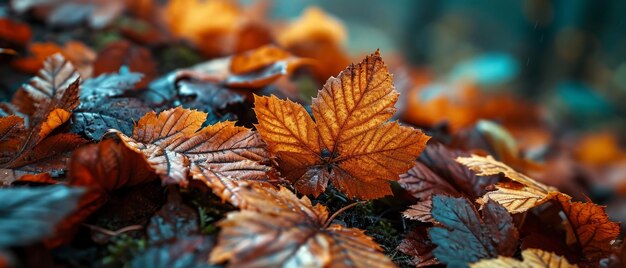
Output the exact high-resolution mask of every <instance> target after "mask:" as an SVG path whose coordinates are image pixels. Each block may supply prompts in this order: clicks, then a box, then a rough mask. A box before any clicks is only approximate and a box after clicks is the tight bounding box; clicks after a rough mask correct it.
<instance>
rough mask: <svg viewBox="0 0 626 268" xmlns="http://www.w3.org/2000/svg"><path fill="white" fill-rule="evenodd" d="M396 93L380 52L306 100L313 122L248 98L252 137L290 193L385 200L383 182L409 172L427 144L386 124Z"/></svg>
mask: <svg viewBox="0 0 626 268" xmlns="http://www.w3.org/2000/svg"><path fill="white" fill-rule="evenodd" d="M397 98H398V93H397V92H396V91H395V90H394V87H393V82H392V80H391V75H390V74H389V72H388V71H387V67H386V66H385V64H384V63H383V61H382V58H381V57H380V54H379V52H378V51H377V52H376V53H375V54H373V55H370V56H368V57H366V58H365V60H364V61H363V62H361V63H359V64H357V65H351V66H349V67H348V68H347V69H346V70H344V71H343V72H341V73H340V74H339V76H338V77H337V78H334V77H331V78H330V79H328V81H327V82H326V85H324V88H323V89H322V90H321V91H320V92H319V93H318V97H317V98H314V99H313V104H312V110H313V115H314V117H315V119H316V122H313V120H312V119H311V118H310V116H309V115H308V114H307V112H306V111H305V110H304V108H303V107H302V106H300V105H298V104H296V103H293V102H290V101H284V100H280V99H278V98H276V97H273V96H272V97H258V96H255V112H256V114H257V118H258V120H259V124H258V125H257V129H258V130H259V133H260V134H261V136H262V137H263V139H264V140H265V141H266V142H267V143H268V145H269V150H270V151H271V152H272V153H274V154H276V155H278V156H279V157H280V166H281V168H282V170H283V171H285V175H286V176H287V178H288V179H290V180H292V181H294V183H295V186H296V189H297V190H298V191H300V192H302V193H304V194H313V195H314V196H318V195H319V194H320V193H322V192H323V191H324V190H325V189H326V186H327V184H328V181H329V180H330V181H332V183H333V185H334V186H335V187H336V188H337V189H339V190H340V191H342V192H344V193H346V194H347V195H348V196H350V197H358V198H364V199H373V198H378V197H382V196H385V195H389V194H391V188H390V187H389V184H388V183H387V181H389V180H398V176H399V175H400V174H402V173H404V172H406V171H407V170H408V169H409V168H410V167H411V166H413V163H414V160H415V159H416V158H417V156H419V155H420V153H421V152H422V150H423V149H424V147H425V145H426V142H427V141H428V139H429V137H428V136H426V135H425V134H424V133H422V132H421V131H419V130H415V129H412V128H409V127H404V126H400V125H399V124H398V123H397V122H387V121H388V120H389V119H390V118H391V117H392V116H393V114H394V112H395V108H394V104H395V102H396V100H397Z"/></svg>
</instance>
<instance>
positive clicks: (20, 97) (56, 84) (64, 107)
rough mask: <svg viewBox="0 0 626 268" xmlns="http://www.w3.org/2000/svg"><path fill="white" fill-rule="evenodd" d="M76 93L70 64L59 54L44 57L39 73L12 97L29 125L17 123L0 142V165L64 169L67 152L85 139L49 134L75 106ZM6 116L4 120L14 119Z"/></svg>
mask: <svg viewBox="0 0 626 268" xmlns="http://www.w3.org/2000/svg"><path fill="white" fill-rule="evenodd" d="M78 92H79V80H78V73H77V72H76V70H75V69H74V68H73V66H72V65H71V64H70V63H69V62H67V61H66V60H65V59H64V58H63V56H61V55H60V54H55V55H54V56H52V57H50V58H49V59H48V60H46V62H45V63H44V68H43V69H42V70H40V72H39V75H38V76H36V77H34V78H32V79H31V80H30V82H29V83H28V84H25V85H23V86H22V88H21V89H20V90H18V92H17V93H16V94H15V96H14V97H13V101H12V102H13V103H14V104H15V106H16V107H17V108H18V110H19V112H21V113H22V114H25V115H27V116H28V126H24V125H23V121H20V122H18V123H17V126H16V127H14V128H11V131H9V133H12V134H10V136H11V137H9V138H7V139H5V140H3V141H2V142H0V148H3V149H4V150H3V151H1V152H0V168H3V169H13V170H14V171H16V172H17V173H23V172H27V173H39V172H50V173H51V174H52V175H56V173H58V172H60V171H62V170H63V169H65V166H66V161H67V160H68V158H69V154H70V152H71V151H72V150H74V149H75V148H77V147H79V146H80V145H82V144H83V143H85V142H86V141H85V140H84V139H82V138H81V137H80V136H78V135H74V134H68V133H59V134H55V135H52V136H49V135H50V134H51V133H52V131H53V130H54V129H55V128H57V127H58V126H59V125H61V124H63V123H64V122H65V121H67V119H68V118H69V115H70V113H69V111H72V110H73V109H74V108H76V106H78V103H79V99H78ZM8 118H11V119H3V120H14V117H8ZM13 173H15V172H13Z"/></svg>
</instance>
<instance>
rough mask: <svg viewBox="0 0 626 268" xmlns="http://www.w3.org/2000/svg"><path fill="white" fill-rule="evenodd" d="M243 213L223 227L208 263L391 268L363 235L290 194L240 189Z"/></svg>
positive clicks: (224, 222)
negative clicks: (242, 199)
mask: <svg viewBox="0 0 626 268" xmlns="http://www.w3.org/2000/svg"><path fill="white" fill-rule="evenodd" d="M241 191H242V196H244V199H245V204H246V205H245V206H242V207H243V208H244V209H243V210H242V211H239V212H232V213H230V214H228V215H227V218H226V219H224V220H222V221H221V222H219V223H218V225H219V226H220V227H221V228H222V230H221V232H220V234H219V236H218V242H217V245H216V246H215V248H214V249H213V251H212V252H211V256H210V261H211V262H213V263H220V262H224V261H226V260H228V261H229V263H228V267H244V266H246V267H291V266H297V267H395V265H394V264H393V263H392V262H391V261H390V260H389V259H387V257H386V256H384V255H383V254H382V253H381V251H382V248H381V247H380V246H379V245H378V244H376V242H374V240H373V239H372V238H371V237H369V236H367V235H365V233H364V231H363V230H360V229H356V228H346V227H344V226H341V225H339V224H332V225H330V226H327V225H328V223H327V221H328V210H327V209H326V207H324V206H322V205H320V204H317V205H315V206H313V205H312V204H311V201H310V200H309V199H308V198H307V197H306V196H305V197H303V198H301V199H299V198H298V197H297V196H296V195H295V194H293V193H292V192H290V191H289V190H287V189H285V188H283V187H281V188H280V190H275V189H273V188H263V187H260V186H258V185H250V186H244V187H242V188H241Z"/></svg>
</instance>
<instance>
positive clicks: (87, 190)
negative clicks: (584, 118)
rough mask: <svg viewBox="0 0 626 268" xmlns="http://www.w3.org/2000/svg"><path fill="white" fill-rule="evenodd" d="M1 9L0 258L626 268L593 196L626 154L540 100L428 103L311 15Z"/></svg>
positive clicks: (108, 7)
mask: <svg viewBox="0 0 626 268" xmlns="http://www.w3.org/2000/svg"><path fill="white" fill-rule="evenodd" d="M5 8H6V9H8V11H9V13H10V16H8V17H5V18H2V19H0V24H3V25H5V26H3V27H6V28H2V29H1V31H0V41H1V42H0V44H1V46H2V51H0V53H2V54H1V55H0V56H2V58H1V59H0V60H3V61H4V62H6V64H5V66H4V67H3V71H4V72H5V75H3V76H2V78H1V79H0V80H1V82H2V87H3V88H6V89H7V91H10V92H11V94H7V99H6V101H5V102H2V103H0V187H1V188H0V199H1V200H4V202H2V203H0V267H15V266H16V267H20V266H25V267H30V266H34V267H56V266H64V267H68V266H69V267H83V266H96V267H109V266H113V267H117V266H128V267H221V266H227V267H396V266H401V267H424V266H441V265H447V266H449V267H577V266H578V267H623V266H624V265H626V248H625V247H624V246H623V244H622V242H621V236H620V233H621V231H620V225H619V223H617V222H615V221H614V220H611V218H610V217H609V215H607V212H606V211H605V207H604V206H601V205H598V204H595V203H593V202H592V201H591V199H589V198H588V197H587V195H586V193H585V192H583V191H582V190H584V189H585V188H584V186H585V185H586V184H589V183H593V182H594V180H593V179H590V178H596V180H597V178H605V177H607V176H608V175H607V174H605V173H604V172H603V171H605V170H606V169H605V167H606V165H613V164H614V166H615V169H617V170H619V167H620V165H618V164H617V163H619V162H620V161H621V160H622V159H626V157H624V156H626V153H622V152H621V151H619V149H615V148H617V147H618V146H615V142H614V141H613V140H611V138H610V136H609V137H608V138H607V140H608V141H606V142H605V143H608V145H606V144H604V145H603V146H606V147H613V148H614V149H613V152H614V153H613V154H612V155H610V156H606V155H605V154H606V153H605V152H604V151H601V152H596V151H594V149H595V148H596V146H598V144H597V142H596V140H600V139H592V140H591V141H589V142H588V143H589V145H586V146H588V147H589V148H591V149H585V148H586V147H581V148H583V149H585V150H583V149H581V151H574V150H572V149H571V148H569V147H567V146H558V143H556V142H555V140H557V139H555V138H554V137H555V136H554V135H556V134H555V133H553V132H551V131H550V129H549V128H546V127H545V124H544V123H545V122H544V120H543V119H544V118H543V115H542V113H541V112H540V111H539V109H538V108H537V107H535V106H533V105H532V104H528V103H525V102H519V101H516V100H515V99H514V98H513V97H512V96H487V95H485V96H483V95H481V94H482V93H477V92H478V91H475V89H474V88H472V87H469V86H468V87H466V88H465V87H464V88H463V89H462V90H461V91H462V92H466V93H468V92H473V93H471V94H469V93H468V94H462V95H460V96H451V97H450V98H448V97H447V96H442V97H439V98H436V99H435V100H430V101H425V100H418V99H417V97H416V96H419V92H420V90H421V89H420V86H419V85H420V82H419V79H420V78H419V77H418V76H415V75H413V76H412V75H411V74H410V73H411V72H407V70H410V67H408V66H406V65H404V64H402V63H397V62H394V63H392V64H390V65H389V67H388V65H387V64H386V63H385V62H384V60H383V57H382V56H381V52H380V51H378V50H376V51H375V52H374V53H372V54H370V55H366V56H364V57H361V59H357V60H355V61H354V63H350V62H351V61H352V58H351V57H350V56H348V55H347V54H346V53H345V51H344V50H343V42H344V39H345V35H346V33H345V29H344V28H343V26H342V25H341V23H340V22H339V21H337V20H336V19H334V18H332V17H330V16H329V15H326V14H325V13H324V12H323V11H321V10H319V9H317V8H311V9H309V10H307V11H305V13H304V14H303V15H302V17H301V18H299V19H298V20H296V21H293V22H291V23H288V24H280V23H275V22H271V21H269V20H268V19H267V18H266V16H265V15H264V10H265V9H266V8H267V4H266V3H265V2H259V3H257V4H255V5H252V6H248V7H247V8H244V7H243V6H240V5H238V4H237V3H234V2H230V1H217V0H215V1H197V0H173V1H170V2H169V3H168V4H167V5H159V4H157V3H153V2H151V1H95V0H94V1H17V0H16V1H11V2H10V6H7V7H5ZM68 12H71V14H72V16H69V15H68V14H69V13H68ZM208 17H210V18H212V20H206V19H205V18H208ZM114 21H118V22H119V23H116V22H114ZM23 22H28V23H30V24H26V23H23ZM68 28H73V29H76V30H75V31H65V29H68ZM58 29H62V30H58ZM86 29H88V30H86ZM92 30H93V32H90V31H92ZM47 31H58V32H57V33H58V36H53V37H50V38H51V39H52V40H48V41H46V42H44V41H43V40H35V41H32V40H31V39H32V38H33V32H47ZM111 36H113V37H111ZM55 38H58V39H55ZM72 39H80V40H82V41H76V40H75V41H68V40H72ZM103 40H104V41H103ZM83 42H84V43H83ZM60 43H64V45H59V44H60ZM93 49H95V50H98V52H97V53H96V52H94V50H93ZM34 72H36V74H35V75H34V76H32V77H30V78H29V79H28V80H27V81H25V82H23V77H28V76H30V75H31V74H32V73H34ZM392 73H395V76H394V75H392ZM9 74H12V75H9ZM22 82H23V84H22V85H21V86H18V87H15V88H13V87H12V85H13V84H15V83H18V84H20V83H22ZM9 95H11V96H12V97H10V98H8V96H9ZM452 98H461V99H462V101H461V102H460V104H459V103H458V102H454V101H452ZM520 109H523V110H522V111H520ZM484 119H492V120H497V121H498V122H499V123H496V122H495V121H488V120H484ZM520 119H523V120H520ZM612 142H613V143H612ZM601 145H602V144H601ZM537 148H544V149H545V150H544V151H546V152H544V153H542V154H540V155H539V156H534V157H533V154H531V152H534V151H535V150H536V149H537ZM572 156H575V158H572ZM585 157H587V158H585ZM598 159H599V160H598ZM613 183H615V184H614V185H622V184H620V183H621V182H613ZM622 186H623V185H622ZM617 191H618V192H619V191H620V190H619V188H618V190H617Z"/></svg>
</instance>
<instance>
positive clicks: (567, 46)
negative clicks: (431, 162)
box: [247, 0, 626, 137]
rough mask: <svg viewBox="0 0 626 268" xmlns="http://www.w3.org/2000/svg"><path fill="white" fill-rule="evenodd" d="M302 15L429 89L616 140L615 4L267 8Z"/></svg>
mask: <svg viewBox="0 0 626 268" xmlns="http://www.w3.org/2000/svg"><path fill="white" fill-rule="evenodd" d="M247 2H251V1H247ZM310 5H317V6H320V7H322V8H323V9H324V10H326V11H328V12H329V13H330V14H333V15H334V16H336V17H337V18H339V19H340V20H341V21H342V22H343V23H344V24H345V26H346V28H347V32H348V38H347V42H346V43H347V47H348V49H347V50H348V51H350V53H356V54H359V53H361V54H362V53H369V52H371V51H372V49H373V48H381V50H382V51H383V52H385V53H390V52H395V53H398V54H401V55H403V56H404V57H405V59H406V60H407V61H408V62H409V63H411V64H413V65H416V66H422V67H425V68H428V69H429V70H430V71H431V72H433V75H434V77H435V78H436V80H437V81H438V82H452V81H455V80H459V79H473V80H474V81H475V82H476V83H477V84H479V85H480V86H481V88H482V89H483V90H492V91H511V92H513V93H515V94H516V95H518V96H519V97H521V98H525V99H530V100H532V101H536V102H539V103H543V104H545V105H546V106H547V107H549V112H550V114H551V116H552V120H554V121H556V122H555V123H557V124H558V125H560V126H567V127H572V128H576V129H581V130H585V131H597V130H599V129H610V130H612V131H618V132H619V136H620V137H624V136H625V135H624V134H626V132H625V130H626V129H625V127H626V124H625V123H626V122H625V121H624V119H625V116H626V49H624V48H625V47H626V34H625V33H626V18H624V16H623V14H624V12H626V2H624V1H620V0H607V1H584V0H572V1H558V0H526V1H493V0H475V1H462V0H442V1H411V0H400V1H394V2H393V4H391V3H389V2H386V1H361V0H348V1H331V0H318V1H311V0H306V1H289V0H277V1H274V5H273V6H272V8H271V14H272V16H273V17H275V18H280V19H293V18H295V17H297V16H299V15H300V14H301V13H302V12H303V10H305V9H306V8H307V7H308V6H310Z"/></svg>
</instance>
